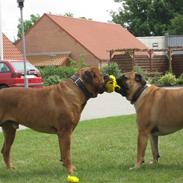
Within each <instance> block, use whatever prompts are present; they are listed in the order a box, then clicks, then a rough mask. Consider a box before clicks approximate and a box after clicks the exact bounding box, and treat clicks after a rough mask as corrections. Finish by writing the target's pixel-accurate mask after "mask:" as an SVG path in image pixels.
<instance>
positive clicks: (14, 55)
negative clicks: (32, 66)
mask: <svg viewBox="0 0 183 183" xmlns="http://www.w3.org/2000/svg"><path fill="white" fill-rule="evenodd" d="M3 51H4V53H3V55H4V60H22V59H23V56H22V54H21V52H20V50H18V48H17V47H16V46H15V45H14V44H13V43H12V42H11V41H10V40H9V39H8V38H7V37H6V36H5V35H4V34H3Z"/></svg>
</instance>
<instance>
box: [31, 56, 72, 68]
mask: <svg viewBox="0 0 183 183" xmlns="http://www.w3.org/2000/svg"><path fill="white" fill-rule="evenodd" d="M39 60H40V62H35V63H34V65H35V66H40V67H41V66H53V65H54V66H61V65H64V64H66V62H67V61H69V58H68V57H67V56H64V57H63V56H56V57H53V58H52V59H50V57H48V56H44V57H41V58H39Z"/></svg>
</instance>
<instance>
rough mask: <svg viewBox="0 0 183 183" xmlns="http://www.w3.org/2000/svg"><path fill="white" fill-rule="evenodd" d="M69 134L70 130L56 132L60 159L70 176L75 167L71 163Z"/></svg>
mask: <svg viewBox="0 0 183 183" xmlns="http://www.w3.org/2000/svg"><path fill="white" fill-rule="evenodd" d="M71 133H72V129H67V130H66V129H65V130H60V131H59V132H58V140H59V147H60V153H61V159H62V161H63V165H64V166H65V167H66V169H67V172H68V173H69V174H72V173H73V172H74V169H75V167H74V166H73V165H72V163H71V152H70V148H71Z"/></svg>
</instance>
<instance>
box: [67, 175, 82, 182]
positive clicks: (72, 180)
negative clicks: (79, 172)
mask: <svg viewBox="0 0 183 183" xmlns="http://www.w3.org/2000/svg"><path fill="white" fill-rule="evenodd" d="M67 182H68V183H79V178H77V177H76V176H71V175H68V177H67Z"/></svg>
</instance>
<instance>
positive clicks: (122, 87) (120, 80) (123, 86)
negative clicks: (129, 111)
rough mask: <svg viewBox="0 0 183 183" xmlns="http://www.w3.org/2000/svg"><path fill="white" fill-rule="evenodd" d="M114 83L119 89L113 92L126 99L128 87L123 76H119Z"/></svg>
mask: <svg viewBox="0 0 183 183" xmlns="http://www.w3.org/2000/svg"><path fill="white" fill-rule="evenodd" d="M116 81H117V84H118V85H119V86H120V88H117V89H116V90H115V91H116V92H117V93H120V94H121V95H122V96H124V97H126V96H127V95H128V90H129V87H128V85H127V84H126V81H125V76H124V75H123V76H120V77H119V78H118V79H117V80H116Z"/></svg>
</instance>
